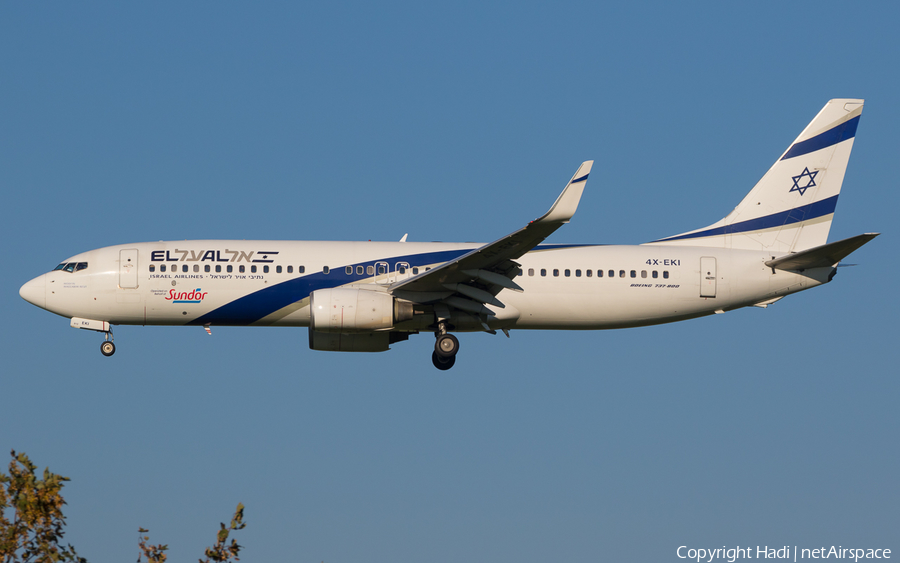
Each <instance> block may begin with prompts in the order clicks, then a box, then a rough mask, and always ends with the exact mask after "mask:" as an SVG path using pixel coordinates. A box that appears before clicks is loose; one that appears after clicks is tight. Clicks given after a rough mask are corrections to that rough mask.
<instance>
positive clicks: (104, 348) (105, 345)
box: [100, 340, 116, 357]
mask: <svg viewBox="0 0 900 563" xmlns="http://www.w3.org/2000/svg"><path fill="white" fill-rule="evenodd" d="M100 353H101V354H103V355H104V356H107V357H109V356H112V355H113V354H115V353H116V345H115V344H113V343H112V342H110V341H109V340H106V341H104V342H101V343H100Z"/></svg>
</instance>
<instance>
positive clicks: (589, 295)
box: [19, 99, 879, 370]
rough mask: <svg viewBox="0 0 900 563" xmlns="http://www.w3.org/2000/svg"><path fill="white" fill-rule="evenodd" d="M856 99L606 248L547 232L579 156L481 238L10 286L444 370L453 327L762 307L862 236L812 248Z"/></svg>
mask: <svg viewBox="0 0 900 563" xmlns="http://www.w3.org/2000/svg"><path fill="white" fill-rule="evenodd" d="M862 109H863V100H858V99H834V100H831V101H829V102H828V103H827V104H826V105H825V107H824V108H823V109H822V110H821V111H820V112H819V113H818V114H817V115H816V117H815V118H814V119H813V120H812V122H810V124H809V125H808V126H807V127H806V128H805V129H804V130H803V131H802V132H801V133H800V136H799V137H797V139H796V140H795V141H794V142H793V143H791V145H790V146H789V147H788V149H787V150H786V151H785V152H784V153H783V154H782V155H781V157H779V158H778V160H777V161H776V162H775V164H774V165H773V166H772V167H771V168H770V169H769V171H768V172H766V174H765V175H764V176H763V177H762V179H761V180H760V181H759V182H758V183H757V184H756V186H755V187H754V188H753V189H752V190H750V192H749V193H748V194H747V196H746V197H745V198H744V199H743V200H742V201H741V202H740V203H739V204H738V206H737V207H735V208H734V210H732V211H731V212H730V213H729V214H728V215H726V216H725V217H724V218H722V219H721V220H719V221H717V222H715V223H713V224H711V225H709V226H707V227H703V228H700V229H695V230H692V231H688V232H685V233H682V234H679V235H675V236H670V237H666V238H662V239H658V240H654V241H652V242H648V243H644V244H640V245H633V246H615V245H600V244H547V243H544V240H545V239H546V238H547V237H548V236H550V235H551V234H552V233H553V232H554V231H556V230H557V229H558V228H560V227H561V226H562V225H564V224H565V223H568V222H569V221H570V220H571V219H572V216H573V215H574V214H575V210H576V209H577V207H578V203H579V201H580V199H581V195H582V193H583V191H584V188H585V185H586V183H587V179H588V175H589V174H590V171H591V167H592V165H593V161H586V162H584V163H583V164H581V166H579V167H578V170H577V171H576V172H575V174H574V176H572V179H571V180H569V182H568V184H567V185H566V187H565V188H564V189H563V191H562V193H561V194H560V195H559V197H558V198H557V199H556V201H555V202H554V203H553V205H552V206H551V207H550V209H549V211H547V212H546V213H545V214H544V215H542V216H541V217H539V218H538V219H535V220H534V221H531V222H530V223H528V224H527V225H525V226H524V227H522V228H521V229H519V230H517V231H515V232H513V233H511V234H508V235H506V236H504V237H501V238H499V239H497V240H496V241H494V242H491V243H489V244H476V243H442V242H407V241H406V238H407V237H406V235H404V237H403V238H402V239H401V240H400V241H399V242H371V241H368V242H343V241H334V242H322V241H237V240H194V241H177V242H144V243H137V244H125V245H117V246H109V247H106V248H100V249H97V250H91V251H89V252H85V253H82V254H78V255H76V256H73V257H71V258H68V259H66V260H64V261H63V262H61V263H60V264H59V265H58V266H57V267H56V268H55V269H53V270H52V271H50V272H48V273H46V274H43V275H41V276H38V277H36V278H34V279H33V280H31V281H29V282H27V283H26V284H25V285H23V286H22V288H21V289H20V290H19V295H20V296H21V297H22V298H23V299H25V300H26V301H28V302H29V303H32V304H34V305H36V306H38V307H40V308H42V309H46V310H48V311H50V312H52V313H56V314H57V315H61V316H63V317H66V318H69V319H71V320H70V325H71V326H72V327H75V328H79V329H86V330H91V331H97V332H100V333H103V334H104V340H103V342H102V343H101V347H100V351H101V353H102V354H103V355H104V356H112V355H113V354H114V353H115V350H116V347H115V343H114V340H113V335H112V327H113V326H114V325H168V326H174V325H178V326H182V325H185V326H197V327H203V328H204V329H205V330H206V332H208V333H211V327H214V326H295V327H308V329H309V330H308V332H309V347H310V348H311V349H313V350H325V351H337V352H381V351H386V350H388V349H390V346H391V345H392V344H395V343H397V342H401V341H405V340H408V339H409V337H410V335H413V334H418V333H419V332H433V333H434V336H435V345H434V350H433V352H432V363H433V364H434V366H435V367H437V368H438V369H439V370H448V369H450V368H451V367H453V365H454V364H455V362H456V355H457V352H458V351H459V340H458V339H457V338H456V336H454V334H453V333H459V332H487V333H490V334H496V333H497V331H502V332H503V333H505V334H506V336H507V337H509V331H510V330H515V329H541V330H595V329H618V328H629V327H639V326H648V325H656V324H662V323H670V322H675V321H681V320H686V319H693V318H696V317H702V316H706V315H713V314H717V313H725V312H728V311H732V310H734V309H739V308H742V307H749V306H757V307H763V308H764V307H767V306H768V305H770V304H772V303H775V302H776V301H778V300H780V299H782V298H783V297H784V296H786V295H790V294H792V293H796V292H798V291H803V290H806V289H809V288H812V287H816V286H819V285H822V284H825V283H828V282H830V281H831V280H832V279H833V277H834V275H835V273H836V272H837V267H838V265H839V263H840V262H841V260H843V259H844V258H845V257H846V256H848V255H849V254H850V253H851V252H853V251H854V250H856V249H858V248H859V247H861V246H862V245H864V244H866V243H867V242H869V241H870V240H872V239H873V238H875V237H876V236H878V234H879V233H864V234H861V235H857V236H854V237H850V238H848V239H844V240H841V241H837V242H832V243H828V242H827V239H828V232H829V229H830V227H831V222H832V219H833V218H834V211H835V207H836V204H837V199H838V195H839V194H840V190H841V185H842V183H843V180H844V173H845V171H846V168H847V162H848V160H849V157H850V151H851V149H852V147H853V141H854V139H855V136H856V129H857V126H858V124H859V118H860V115H861V114H862Z"/></svg>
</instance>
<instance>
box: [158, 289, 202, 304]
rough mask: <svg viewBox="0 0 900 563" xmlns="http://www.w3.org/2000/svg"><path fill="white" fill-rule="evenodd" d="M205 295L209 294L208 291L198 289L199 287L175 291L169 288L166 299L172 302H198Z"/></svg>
mask: <svg viewBox="0 0 900 563" xmlns="http://www.w3.org/2000/svg"><path fill="white" fill-rule="evenodd" d="M207 295H209V292H208V291H200V288H199V287H198V288H197V289H195V290H193V291H175V290H174V289H170V290H169V294H168V295H167V296H166V301H171V302H172V303H200V302H202V301H203V299H204V298H205V297H206V296H207Z"/></svg>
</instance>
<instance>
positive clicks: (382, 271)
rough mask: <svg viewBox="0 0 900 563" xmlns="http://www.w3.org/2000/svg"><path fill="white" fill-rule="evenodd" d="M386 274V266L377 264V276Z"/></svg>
mask: <svg viewBox="0 0 900 563" xmlns="http://www.w3.org/2000/svg"><path fill="white" fill-rule="evenodd" d="M386 273H387V266H385V265H384V264H379V265H378V274H379V275H380V274H386Z"/></svg>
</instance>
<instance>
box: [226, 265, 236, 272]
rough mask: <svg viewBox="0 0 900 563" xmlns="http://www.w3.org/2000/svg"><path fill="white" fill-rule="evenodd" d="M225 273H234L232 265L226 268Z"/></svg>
mask: <svg viewBox="0 0 900 563" xmlns="http://www.w3.org/2000/svg"><path fill="white" fill-rule="evenodd" d="M225 271H226V272H228V273H229V274H230V273H231V272H232V271H234V266H232V265H231V264H229V265H227V266H225Z"/></svg>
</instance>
